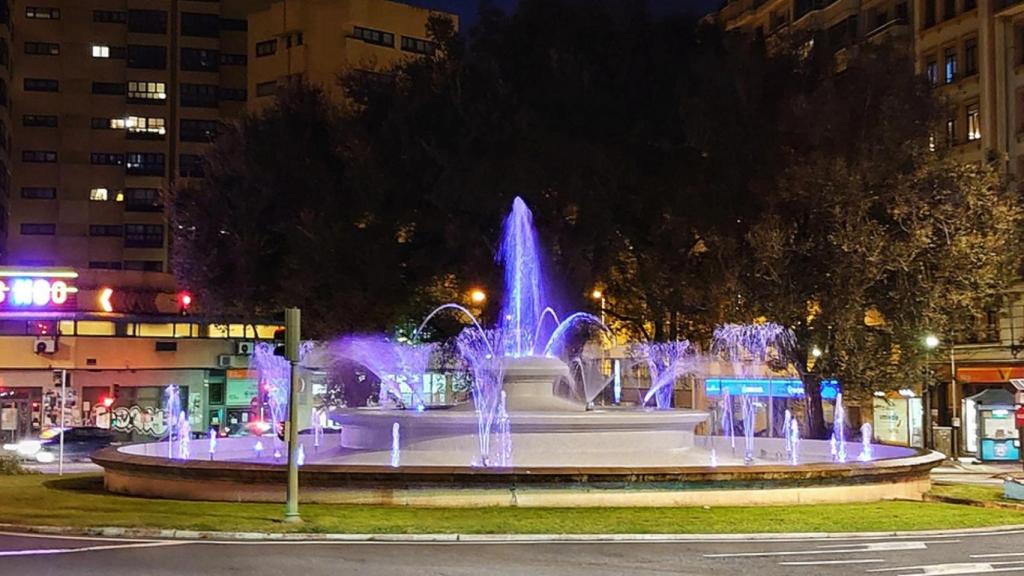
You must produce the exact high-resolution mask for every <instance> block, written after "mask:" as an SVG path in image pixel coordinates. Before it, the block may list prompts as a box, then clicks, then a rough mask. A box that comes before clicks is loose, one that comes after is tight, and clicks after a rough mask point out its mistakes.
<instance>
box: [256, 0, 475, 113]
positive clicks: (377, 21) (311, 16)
mask: <svg viewBox="0 0 1024 576" xmlns="http://www.w3.org/2000/svg"><path fill="white" fill-rule="evenodd" d="M434 13H436V12H435V11H431V10H427V9H424V8H418V7H415V6H411V5H409V4H403V3H400V2H391V1H388V0H283V1H279V2H274V3H273V4H271V5H270V6H268V7H267V8H266V9H264V10H257V11H255V12H253V13H252V14H251V15H250V16H249V52H248V54H249V82H248V92H249V105H250V107H251V108H252V109H259V108H261V107H263V106H266V105H268V104H269V103H271V102H273V96H274V95H275V94H276V93H277V90H278V87H280V86H282V85H284V83H286V82H287V81H288V79H289V78H293V77H303V78H305V79H306V80H307V81H309V82H311V83H314V84H318V85H320V86H322V87H324V89H326V90H327V92H328V93H329V94H330V95H331V96H332V97H334V98H336V99H340V98H342V96H343V95H342V94H341V88H340V87H339V86H338V83H337V78H338V74H340V73H341V72H343V71H347V70H367V71H377V70H382V69H386V68H387V67H389V66H391V65H393V64H394V63H396V62H399V61H400V60H401V59H403V58H410V57H418V56H424V55H431V54H433V53H434V49H435V46H434V43H433V42H431V41H430V39H429V38H427V21H428V19H429V18H430V15H431V14H434ZM444 15H445V16H446V17H448V18H451V19H452V20H453V21H455V23H456V24H458V20H457V16H455V15H454V14H447V13H445V14H444Z"/></svg>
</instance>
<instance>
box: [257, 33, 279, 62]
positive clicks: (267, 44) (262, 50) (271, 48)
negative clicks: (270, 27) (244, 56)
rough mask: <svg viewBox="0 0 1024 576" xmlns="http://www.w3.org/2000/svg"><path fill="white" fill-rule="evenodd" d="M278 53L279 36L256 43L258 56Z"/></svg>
mask: <svg viewBox="0 0 1024 576" xmlns="http://www.w3.org/2000/svg"><path fill="white" fill-rule="evenodd" d="M275 53H277V38H274V39H273V40H264V41H263V42H257V43H256V57H257V58H260V57H262V56H270V55H271V54H275Z"/></svg>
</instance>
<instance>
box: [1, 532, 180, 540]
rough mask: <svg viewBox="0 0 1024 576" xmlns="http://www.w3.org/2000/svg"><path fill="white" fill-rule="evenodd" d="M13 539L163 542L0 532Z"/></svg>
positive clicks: (108, 537)
mask: <svg viewBox="0 0 1024 576" xmlns="http://www.w3.org/2000/svg"><path fill="white" fill-rule="evenodd" d="M2 536H10V537H12V538H46V539H50V540H82V541H89V542H93V541H95V542H163V540H159V539H156V538H113V537H110V536H73V535H68V536H62V535H60V534H40V533H36V532H0V537H2Z"/></svg>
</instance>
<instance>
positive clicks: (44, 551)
mask: <svg viewBox="0 0 1024 576" xmlns="http://www.w3.org/2000/svg"><path fill="white" fill-rule="evenodd" d="M182 544H188V542H139V543H136V544H112V545H109V546H83V547H82V548H34V549H28V550H0V557H4V556H50V555H54V554H74V553H76V552H102V551H104V550H124V549H127V548H159V547H163V546H181V545H182Z"/></svg>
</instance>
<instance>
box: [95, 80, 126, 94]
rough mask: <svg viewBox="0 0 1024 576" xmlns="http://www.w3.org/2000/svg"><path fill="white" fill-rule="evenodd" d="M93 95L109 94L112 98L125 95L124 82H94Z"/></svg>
mask: <svg viewBox="0 0 1024 576" xmlns="http://www.w3.org/2000/svg"><path fill="white" fill-rule="evenodd" d="M92 93H93V94H107V95H111V96H119V95H122V94H124V83H123V82H93V83H92Z"/></svg>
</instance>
